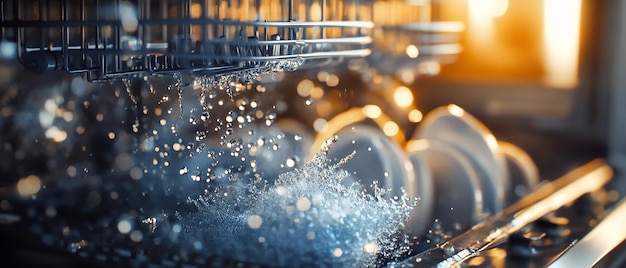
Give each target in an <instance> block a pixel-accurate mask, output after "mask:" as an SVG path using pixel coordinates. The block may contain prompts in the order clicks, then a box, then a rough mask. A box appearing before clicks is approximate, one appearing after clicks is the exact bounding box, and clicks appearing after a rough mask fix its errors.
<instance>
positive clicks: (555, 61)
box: [543, 0, 581, 88]
mask: <svg viewBox="0 0 626 268" xmlns="http://www.w3.org/2000/svg"><path fill="white" fill-rule="evenodd" d="M580 9H581V0H545V1H544V13H543V16H544V29H543V42H544V44H543V45H544V66H545V70H546V75H545V79H546V82H547V83H548V84H549V85H551V86H554V87H559V88H572V87H574V86H576V85H577V84H578V49H579V41H580V40H579V38H580Z"/></svg>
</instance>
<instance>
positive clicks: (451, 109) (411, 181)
mask: <svg viewBox="0 0 626 268" xmlns="http://www.w3.org/2000/svg"><path fill="white" fill-rule="evenodd" d="M335 134H336V135H337V136H338V138H339V139H338V141H337V143H336V144H335V145H334V146H333V147H332V148H331V149H330V151H329V152H328V155H329V157H330V158H331V159H334V160H335V161H339V160H341V159H343V158H344V157H346V156H347V155H350V154H352V153H353V152H354V153H355V154H354V157H353V158H352V159H351V160H350V161H348V163H346V164H345V165H344V166H343V167H342V168H344V169H346V170H347V171H349V172H350V173H351V174H352V176H351V178H350V179H349V180H348V182H347V183H351V182H353V181H359V182H360V183H361V184H362V185H364V186H366V187H367V186H370V185H373V184H374V183H375V182H377V184H378V185H379V186H381V187H384V188H388V189H390V192H389V193H388V194H389V195H390V196H399V195H402V194H403V191H404V193H406V194H407V195H408V196H409V197H411V198H416V199H417V204H416V206H415V208H414V209H413V212H412V215H411V219H410V223H409V224H408V225H407V230H406V231H407V232H408V233H410V234H412V235H414V236H420V235H423V234H424V233H425V231H426V230H428V229H429V228H430V229H432V228H443V231H444V232H445V233H448V234H451V233H458V232H459V231H462V230H464V229H467V228H469V227H471V226H472V225H474V224H476V223H477V222H479V221H480V220H481V219H483V218H485V217H486V216H488V215H491V214H496V213H498V212H500V211H501V210H502V209H503V208H504V207H506V206H507V205H508V204H511V203H512V202H514V201H516V200H517V199H519V198H520V197H522V196H523V195H524V194H525V193H526V192H527V191H528V190H529V189H531V188H532V187H533V186H534V185H536V184H537V183H538V181H539V178H538V172H537V168H536V166H535V164H534V163H533V161H532V159H531V158H530V157H529V156H528V155H527V154H526V153H525V152H524V151H523V150H522V149H520V148H518V147H517V146H515V145H513V144H511V143H507V142H502V141H498V140H496V138H495V137H494V135H493V134H492V133H491V132H490V131H489V129H487V127H485V126H484V125H483V124H482V123H481V122H480V121H478V120H477V119H476V118H474V117H473V116H471V115H469V114H468V113H467V112H465V111H464V110H463V109H462V108H460V107H458V106H456V105H448V106H444V107H439V108H437V109H435V110H433V111H431V112H430V113H429V114H427V115H426V116H425V117H424V120H423V121H422V123H421V124H420V125H419V127H418V128H417V130H416V132H415V134H414V136H413V137H412V138H411V140H409V142H408V143H407V145H406V148H404V149H403V148H401V147H400V145H398V144H397V143H396V142H394V141H392V140H391V139H390V138H389V137H387V136H386V135H385V134H384V133H383V131H381V130H380V129H379V128H378V127H376V126H375V125H374V126H372V125H368V124H366V123H365V122H356V123H354V122H353V123H351V124H349V125H346V126H344V127H343V128H341V130H340V131H338V132H337V133H335ZM366 190H367V191H372V189H371V188H367V189H366Z"/></svg>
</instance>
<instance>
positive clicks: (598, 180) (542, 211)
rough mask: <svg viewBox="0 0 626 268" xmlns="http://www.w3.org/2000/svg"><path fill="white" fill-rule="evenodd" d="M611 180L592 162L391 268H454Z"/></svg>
mask: <svg viewBox="0 0 626 268" xmlns="http://www.w3.org/2000/svg"><path fill="white" fill-rule="evenodd" d="M612 176H613V172H612V169H611V168H610V167H609V166H608V164H607V163H606V162H605V161H604V160H594V161H592V162H590V163H588V164H586V165H584V166H582V167H580V168H577V169H575V170H573V171H571V172H570V173H568V174H566V175H564V176H563V177H561V178H559V179H557V180H555V181H553V182H550V183H547V184H544V185H542V186H541V187H539V188H538V189H537V190H535V191H533V192H532V193H531V194H529V195H527V196H526V197H524V198H523V199H522V200H520V201H519V202H517V203H515V204H513V205H511V206H510V207H508V208H507V209H505V210H504V211H503V212H502V214H500V215H498V216H495V217H492V218H490V219H488V220H486V221H484V222H482V223H480V224H478V225H477V226H475V227H473V228H472V229H471V230H469V231H467V232H465V233H463V234H461V235H459V236H457V237H454V238H452V239H450V240H449V241H446V242H444V243H443V244H441V245H440V246H437V247H435V248H432V249H429V250H427V251H425V252H422V253H420V254H417V255H415V256H413V257H411V258H409V259H407V260H405V261H403V262H401V263H398V264H394V265H392V266H393V267H456V266H458V265H460V263H462V262H463V261H465V260H467V259H468V258H470V257H473V256H476V255H478V254H480V253H481V251H483V250H485V249H488V248H489V247H491V246H493V245H495V244H497V243H499V242H502V241H503V239H505V238H507V237H508V236H509V235H511V234H513V233H515V232H517V231H519V230H521V229H522V228H523V227H524V226H526V225H528V224H530V223H532V222H534V221H536V220H538V219H539V218H541V217H542V216H545V215H546V214H548V213H550V212H552V211H555V210H557V209H558V208H560V207H562V206H564V205H567V204H569V203H571V202H573V201H574V200H576V199H577V198H578V197H580V196H581V195H583V194H585V193H589V192H593V191H596V190H599V189H601V188H602V187H603V186H604V185H605V184H606V183H607V182H608V181H609V180H610V179H611V177H612Z"/></svg>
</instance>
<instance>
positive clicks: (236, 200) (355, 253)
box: [180, 141, 413, 267]
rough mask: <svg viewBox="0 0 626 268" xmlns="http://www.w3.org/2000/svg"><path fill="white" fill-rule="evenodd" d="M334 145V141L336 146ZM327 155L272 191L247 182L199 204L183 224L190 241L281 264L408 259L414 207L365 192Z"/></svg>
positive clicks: (236, 256) (356, 263)
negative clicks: (406, 230) (407, 232)
mask: <svg viewBox="0 0 626 268" xmlns="http://www.w3.org/2000/svg"><path fill="white" fill-rule="evenodd" d="M331 142H332V141H331ZM325 151H327V150H324V149H322V152H319V153H317V154H316V155H315V157H314V158H313V159H312V160H311V161H310V162H308V163H306V164H304V166H302V167H301V168H296V169H295V170H293V171H290V172H286V173H283V174H281V175H280V176H279V178H278V179H277V180H276V181H275V182H274V183H273V184H272V185H270V186H268V185H252V184H245V183H243V182H239V183H234V184H231V185H228V186H225V187H224V188H222V189H221V191H216V192H214V194H213V195H211V194H209V195H206V196H203V197H201V198H199V199H198V200H194V201H192V202H194V203H195V204H196V206H197V207H198V212H197V213H194V214H191V215H188V216H184V217H182V218H181V219H180V220H181V225H182V227H183V231H184V232H183V233H182V234H181V235H183V237H184V238H185V239H184V240H187V241H188V242H190V244H193V245H196V249H198V247H197V245H198V243H202V245H203V246H202V250H203V251H205V252H206V251H211V254H215V255H219V256H222V257H227V258H233V259H237V260H241V261H246V262H253V263H260V264H268V265H277V266H309V265H313V266H341V267H370V266H379V265H382V264H383V263H382V262H383V261H384V260H390V259H394V258H398V257H401V256H403V255H406V254H407V253H408V250H409V249H408V243H407V241H408V240H407V238H406V237H405V236H404V235H401V234H400V230H401V229H402V227H403V224H404V222H405V221H406V220H407V219H408V217H409V213H410V211H411V207H412V205H413V204H412V203H413V202H412V201H410V200H409V198H407V197H406V196H404V197H400V198H398V199H387V198H385V197H384V195H385V193H386V190H384V189H380V188H376V187H375V191H374V194H373V195H369V194H366V193H364V191H363V188H362V186H361V185H359V184H358V183H355V184H353V185H350V186H346V185H344V183H343V180H344V178H346V177H348V176H349V173H348V172H347V171H344V170H341V169H340V165H341V163H345V161H348V160H349V158H350V156H348V157H347V158H346V159H345V161H342V162H341V163H339V164H337V165H331V164H330V160H329V159H328V158H327V157H326V155H325Z"/></svg>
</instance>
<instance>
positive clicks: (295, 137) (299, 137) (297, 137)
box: [293, 134, 302, 141]
mask: <svg viewBox="0 0 626 268" xmlns="http://www.w3.org/2000/svg"><path fill="white" fill-rule="evenodd" d="M293 140H295V141H301V140H302V135H300V134H296V135H294V136H293Z"/></svg>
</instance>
